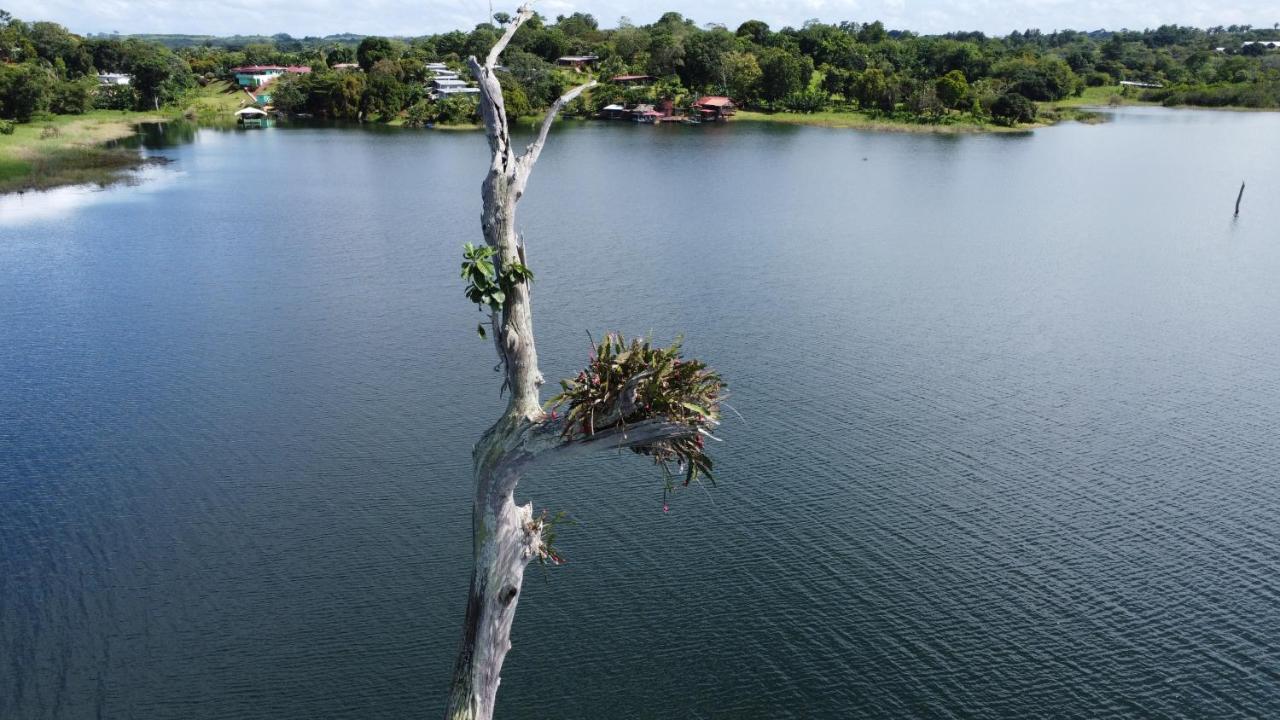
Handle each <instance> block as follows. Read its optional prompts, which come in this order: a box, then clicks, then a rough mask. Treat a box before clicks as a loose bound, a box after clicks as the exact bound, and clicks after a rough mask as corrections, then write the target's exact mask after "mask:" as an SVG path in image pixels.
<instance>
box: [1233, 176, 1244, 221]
mask: <svg viewBox="0 0 1280 720" xmlns="http://www.w3.org/2000/svg"><path fill="white" fill-rule="evenodd" d="M1243 197H1244V181H1243V180H1241V181H1240V194H1239V195H1237V196H1236V214H1235V216H1236V217H1240V199H1241V198H1243Z"/></svg>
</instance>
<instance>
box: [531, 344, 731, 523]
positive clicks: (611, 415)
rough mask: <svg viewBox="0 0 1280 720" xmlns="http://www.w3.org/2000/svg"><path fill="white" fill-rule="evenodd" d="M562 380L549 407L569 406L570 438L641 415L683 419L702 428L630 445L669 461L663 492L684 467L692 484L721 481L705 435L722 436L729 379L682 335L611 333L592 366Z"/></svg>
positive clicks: (629, 421) (594, 353)
mask: <svg viewBox="0 0 1280 720" xmlns="http://www.w3.org/2000/svg"><path fill="white" fill-rule="evenodd" d="M560 388H561V392H560V394H559V395H557V396H555V397H553V398H551V400H550V401H548V403H547V407H548V408H550V409H551V411H552V413H553V416H556V415H558V412H559V409H561V408H563V410H564V431H563V434H564V437H565V439H566V440H571V439H574V438H578V437H587V438H589V437H591V436H593V435H595V434H596V433H599V432H602V431H605V430H611V429H614V428H623V429H625V428H626V426H627V425H628V424H633V423H637V422H640V421H642V420H662V421H665V422H670V423H676V424H680V425H684V426H687V427H690V428H693V429H694V430H696V432H694V433H690V434H686V435H682V436H679V437H674V438H667V439H663V440H660V441H657V442H654V443H652V444H648V445H634V446H632V447H631V449H632V451H634V452H636V453H638V454H641V455H648V456H649V457H652V458H653V461H654V463H655V464H657V465H658V466H659V467H661V468H662V473H663V478H664V480H665V485H664V488H663V494H664V498H665V495H666V493H668V492H670V491H671V490H672V489H674V487H675V486H674V483H673V478H674V477H676V476H677V475H679V474H681V473H683V475H684V483H683V484H684V485H686V486H687V485H688V484H689V483H691V482H693V481H694V480H696V479H697V478H698V477H706V478H707V480H709V481H711V483H712V484H714V483H715V478H714V477H713V476H712V475H711V465H712V463H711V458H710V457H708V456H707V453H706V449H705V438H711V439H712V440H717V441H718V440H719V438H717V437H715V436H714V435H712V434H711V430H713V429H714V428H715V427H716V426H717V425H719V424H720V422H719V419H720V402H721V400H722V399H723V398H724V395H725V389H726V388H727V385H725V383H724V381H723V380H721V378H720V375H719V374H718V373H716V372H715V371H714V370H711V369H709V368H708V367H707V366H706V364H704V363H703V362H702V361H700V360H687V359H685V358H683V357H681V354H680V341H678V340H677V341H676V343H675V344H674V345H672V346H671V347H666V348H662V347H653V345H652V342H651V341H650V340H649V339H644V340H640V339H635V340H632V341H631V342H630V344H628V343H627V342H626V341H624V340H623V339H622V336H620V335H617V334H614V333H610V334H608V335H606V336H605V337H604V339H603V340H601V341H600V343H599V344H595V343H593V348H592V355H591V361H590V362H589V363H588V365H587V367H586V368H585V369H583V370H582V371H581V372H579V373H578V375H577V377H576V378H574V379H572V380H561V381H560ZM672 464H674V465H675V466H676V472H674V473H673V472H672V468H671V466H672Z"/></svg>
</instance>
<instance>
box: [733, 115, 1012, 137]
mask: <svg viewBox="0 0 1280 720" xmlns="http://www.w3.org/2000/svg"><path fill="white" fill-rule="evenodd" d="M734 120H735V122H770V123H781V124H784V125H816V126H818V127H831V128H851V129H854V130H876V131H888V132H906V133H935V134H943V135H955V134H959V133H974V132H1025V131H1026V130H1027V129H1028V128H1029V127H1033V126H1026V125H1024V126H1021V127H1014V128H1010V127H1004V126H1003V125H995V124H992V123H983V122H978V121H976V120H972V119H970V118H960V117H959V116H957V118H956V119H955V120H954V121H952V122H949V123H945V124H944V123H922V122H910V121H906V120H896V119H894V118H886V117H880V116H876V115H872V114H870V113H865V112H858V111H851V112H835V111H825V112H816V113H764V112H754V111H750V110H739V111H738V114H737V115H735V116H734Z"/></svg>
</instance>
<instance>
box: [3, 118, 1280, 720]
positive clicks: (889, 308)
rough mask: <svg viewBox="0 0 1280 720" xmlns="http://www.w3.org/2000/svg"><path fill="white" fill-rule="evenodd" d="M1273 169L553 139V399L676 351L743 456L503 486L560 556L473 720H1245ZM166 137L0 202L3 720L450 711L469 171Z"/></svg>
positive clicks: (1003, 143)
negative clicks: (601, 367) (652, 346)
mask: <svg viewBox="0 0 1280 720" xmlns="http://www.w3.org/2000/svg"><path fill="white" fill-rule="evenodd" d="M1278 136H1280V116H1277V115H1272V114H1257V113H1249V114H1233V113H1210V112H1173V111H1163V110H1131V111H1124V112H1121V113H1120V114H1119V115H1118V116H1117V117H1116V119H1115V121H1114V122H1112V123H1110V124H1108V125H1103V126H1095V127H1086V126H1079V125H1067V126H1062V127H1057V128H1052V129H1048V130H1042V131H1038V132H1036V133H1035V134H1032V135H1026V136H1017V137H1005V136H1002V137H959V138H947V137H929V136H915V135H886V134H859V133H854V132H849V131H834V130H825V129H815V128H771V127H761V126H752V125H748V124H736V125H730V126H727V127H700V128H652V127H633V126H630V125H605V124H587V125H568V126H566V127H564V128H563V129H558V130H557V131H556V134H555V135H554V137H553V139H552V142H551V144H550V145H549V146H548V149H547V152H546V153H545V154H544V155H543V159H542V161H541V162H540V164H539V167H538V170H537V172H536V173H535V176H534V179H533V182H532V185H531V187H530V191H529V194H528V196H527V197H526V199H525V201H524V202H523V203H522V208H521V211H522V217H523V224H524V228H525V237H526V239H527V242H528V246H529V249H530V253H529V254H530V258H529V259H530V263H531V265H532V266H533V267H534V268H535V270H536V271H537V273H538V280H537V285H536V288H535V296H534V300H535V313H536V316H535V317H536V325H537V329H538V332H539V342H540V351H541V357H542V360H543V370H544V372H545V374H546V375H547V376H548V377H549V378H557V377H561V376H565V375H568V374H570V373H571V372H573V371H574V370H575V369H576V368H577V367H578V366H580V365H581V363H582V362H583V358H584V357H585V354H586V349H587V339H586V332H585V331H587V330H590V331H592V332H594V333H597V334H598V333H600V332H602V331H605V330H610V329H616V330H621V331H624V332H627V333H632V334H640V333H645V332H648V331H650V330H652V331H653V332H654V334H655V336H656V337H657V338H658V339H662V340H666V339H670V338H672V337H674V336H675V335H676V334H678V333H684V334H685V335H686V337H687V338H688V342H687V345H688V349H689V350H690V352H692V353H693V354H696V355H698V356H701V357H704V358H706V359H708V360H709V361H710V362H711V363H713V364H714V365H715V366H717V367H718V368H720V369H721V370H722V371H723V373H724V375H725V376H726V377H727V378H728V379H729V381H730V383H731V386H732V389H733V393H734V397H733V399H732V400H731V403H732V404H733V405H734V407H736V408H737V410H738V411H739V412H740V413H741V414H742V416H743V417H744V418H745V420H739V419H737V418H736V417H731V418H730V419H729V421H728V422H727V423H726V425H725V427H724V428H723V436H724V437H725V438H726V440H727V441H726V442H725V443H724V445H722V446H717V448H716V449H717V450H719V454H718V456H717V465H718V467H719V468H720V472H719V473H718V477H719V478H720V484H719V487H717V488H714V489H708V490H705V491H704V490H703V489H699V488H694V489H691V490H688V491H683V492H681V493H679V494H678V495H677V496H676V497H675V498H674V500H673V501H672V507H671V512H670V513H667V514H664V513H663V512H662V493H661V482H660V479H659V477H658V476H657V475H656V474H655V473H654V472H653V468H652V467H651V466H649V465H647V464H645V463H644V462H643V461H642V460H641V459H638V458H635V457H634V456H630V455H627V456H605V457H601V458H598V459H597V460H596V461H594V462H591V463H587V464H582V463H578V464H572V465H568V466H565V467H559V468H553V469H549V470H547V471H546V472H543V473H541V474H540V475H538V476H537V477H533V478H530V479H529V480H528V481H527V482H526V483H524V484H523V485H522V486H521V495H522V496H523V498H525V499H531V500H533V501H534V502H535V504H536V505H537V506H538V507H543V506H546V507H550V508H551V509H553V510H558V509H565V510H569V511H571V512H572V513H573V514H574V515H575V516H576V517H577V518H578V520H579V524H578V525H577V526H576V527H573V528H571V529H569V530H568V531H567V532H565V533H564V534H563V536H562V541H561V543H562V546H563V549H564V551H565V552H566V554H567V555H568V557H569V564H568V565H567V566H565V567H563V568H560V569H556V570H554V571H553V572H551V573H550V574H549V578H548V580H549V581H548V582H544V581H543V579H542V577H541V575H540V574H539V573H538V572H537V570H536V569H534V570H532V571H531V574H530V576H529V578H528V582H527V584H526V591H525V595H524V597H523V600H522V601H521V604H520V612H519V615H518V617H517V620H516V627H515V633H514V643H515V648H514V650H513V651H512V653H511V655H510V656H509V658H508V661H507V666H506V670H505V672H504V674H503V682H502V690H501V692H500V693H499V717H501V718H504V719H505V720H513V719H519V718H526V719H533V718H539V719H541V718H699V719H705V718H769V719H773V718H788V717H794V718H846V717H866V718H903V717H923V718H973V717H984V718H988V717H989V718H1028V717H1054V718H1121V717H1125V718H1128V717H1152V718H1172V717H1187V718H1207V717H1214V718H1224V717H1238V718H1246V717H1248V718H1256V717H1271V716H1276V715H1280V572H1278V571H1280V522H1278V521H1280V486H1278V485H1277V478H1278V477H1280V436H1278V435H1277V431H1276V428H1277V426H1278V425H1280V357H1278V356H1277V353H1278V352H1280V350H1278V349H1280V202H1276V198H1277V197H1280V174H1277V172H1276V168H1280V143H1278V142H1276V138H1277V137H1278ZM187 140H189V141H190V142H186V143H180V144H176V145H172V146H170V147H167V148H164V149H161V150H157V151H156V152H159V153H162V154H164V155H166V156H168V157H170V158H172V159H173V162H172V163H171V164H169V165H168V166H166V167H165V168H163V169H157V170H153V171H151V173H152V174H151V176H150V177H149V179H148V180H147V181H145V182H143V183H142V184H141V185H138V186H135V187H120V188H115V189H112V190H109V191H105V192H97V193H85V192H60V193H54V194H50V195H45V196H27V197H24V198H21V199H14V198H6V199H3V200H0V718H4V719H5V720H9V719H10V718H13V719H16V720H26V719H28V718H31V719H36V718H95V717H100V718H146V719H151V718H175V719H177V718H182V719H186V718H271V719H273V720H274V719H278V718H299V719H301V718H407V717H434V716H438V715H439V714H440V712H441V711H442V705H443V696H444V689H445V685H446V683H447V680H448V674H449V669H450V665H451V663H452V659H453V653H454V651H455V649H456V643H457V640H458V637H459V623H460V620H461V617H462V611H463V602H464V599H465V594H466V589H467V578H468V573H469V562H470V559H469V552H470V550H469V544H468V543H469V523H470V515H469V512H468V508H469V503H470V494H469V477H468V470H469V449H470V445H471V443H472V442H473V441H474V440H475V438H476V437H477V436H478V435H479V433H480V432H481V431H482V430H483V429H484V428H485V427H486V425H487V424H488V422H490V421H491V420H492V419H493V418H494V417H495V416H496V414H497V413H498V411H499V409H500V407H501V401H500V400H499V399H498V396H497V391H498V380H497V376H496V375H495V374H494V373H493V372H492V367H493V364H494V358H493V356H492V349H491V346H490V345H489V344H487V343H485V342H482V341H480V340H478V339H477V338H476V337H475V333H474V326H475V322H476V320H477V314H476V313H475V312H474V311H473V310H470V309H469V307H468V303H467V302H466V300H465V299H464V298H463V297H462V288H461V285H460V281H459V280H458V278H457V266H458V265H457V263H458V262H459V253H460V246H461V244H462V243H463V242H465V241H476V240H477V238H478V217H479V193H478V190H479V182H480V179H481V173H482V171H483V168H484V166H485V162H486V146H485V143H484V140H483V138H481V137H480V136H478V135H474V134H458V133H428V132H409V131H400V132H367V131H352V130H337V129H320V128H311V129H307V128H285V127H279V128H274V129H270V130H265V131H253V132H217V131H209V130H202V131H200V132H198V133H195V134H194V135H191V136H190V137H188V138H187ZM1244 178H1247V179H1248V181H1249V186H1248V189H1247V190H1246V192H1245V197H1244V203H1243V213H1242V216H1241V218H1240V219H1239V220H1235V221H1233V220H1232V218H1231V206H1232V204H1233V203H1234V200H1235V193H1236V190H1237V188H1238V187H1239V182H1240V180H1241V179H1244Z"/></svg>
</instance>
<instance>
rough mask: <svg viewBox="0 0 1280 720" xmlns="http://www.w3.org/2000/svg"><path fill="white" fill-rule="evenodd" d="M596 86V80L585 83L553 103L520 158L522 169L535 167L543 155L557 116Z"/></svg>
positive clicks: (526, 172)
mask: <svg viewBox="0 0 1280 720" xmlns="http://www.w3.org/2000/svg"><path fill="white" fill-rule="evenodd" d="M596 85H599V83H598V82H596V81H595V80H592V81H591V82H588V83H583V84H582V85H579V86H578V87H576V88H574V89H572V90H570V91H569V92H567V93H565V94H563V95H561V96H560V97H559V98H557V99H556V101H555V102H554V103H551V108H550V109H548V110H547V116H546V117H544V118H543V119H542V127H540V128H538V138H537V139H536V140H534V141H533V142H531V143H529V147H527V148H525V151H524V154H523V155H521V156H520V161H519V164H520V167H523V168H532V167H533V164H534V163H535V162H537V161H538V156H539V155H541V154H542V146H543V145H545V144H546V143H547V133H549V132H551V126H552V124H554V123H555V120H556V116H557V115H559V114H560V111H561V110H563V109H564V106H565V105H568V104H569V103H571V102H573V100H574V98H576V97H578V96H579V95H581V94H582V93H584V92H586V91H587V90H590V89H591V88H593V87H595V86H596ZM525 174H526V175H527V174H528V171H527V170H526V171H525ZM525 179H526V180H527V179H528V178H527V177H526V178H525ZM522 185H523V183H522ZM521 189H522V190H523V187H521Z"/></svg>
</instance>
